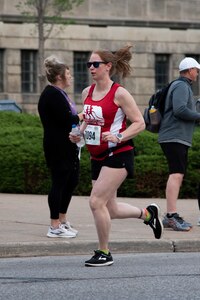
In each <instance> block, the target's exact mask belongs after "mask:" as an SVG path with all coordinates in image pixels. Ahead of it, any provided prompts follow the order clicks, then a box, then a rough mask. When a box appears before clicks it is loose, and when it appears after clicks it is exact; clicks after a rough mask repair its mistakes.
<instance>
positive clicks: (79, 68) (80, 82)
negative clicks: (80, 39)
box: [74, 52, 89, 95]
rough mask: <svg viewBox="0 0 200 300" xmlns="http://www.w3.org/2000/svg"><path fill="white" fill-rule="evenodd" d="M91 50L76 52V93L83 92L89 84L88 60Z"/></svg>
mask: <svg viewBox="0 0 200 300" xmlns="http://www.w3.org/2000/svg"><path fill="white" fill-rule="evenodd" d="M88 59H89V52H74V94H79V95H80V94H81V93H82V90H83V89H84V88H86V87H87V86H88V85H89V73H88V68H87V65H86V63H87V61H88Z"/></svg>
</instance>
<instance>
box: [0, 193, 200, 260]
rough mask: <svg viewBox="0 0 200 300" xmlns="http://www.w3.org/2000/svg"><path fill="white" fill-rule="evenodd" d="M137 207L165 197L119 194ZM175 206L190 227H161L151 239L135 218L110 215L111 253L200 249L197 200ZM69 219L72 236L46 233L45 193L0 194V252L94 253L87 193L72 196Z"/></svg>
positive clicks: (1, 254)
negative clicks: (74, 233)
mask: <svg viewBox="0 0 200 300" xmlns="http://www.w3.org/2000/svg"><path fill="white" fill-rule="evenodd" d="M118 200H119V201H123V202H128V203H130V204H132V205H135V206H138V207H145V206H147V205H149V204H150V203H154V202H155V203H157V204H158V205H159V206H160V207H161V210H162V213H164V212H165V209H166V201H165V199H136V198H134V199H133V198H119V199H118ZM178 212H179V213H180V215H181V216H182V217H184V218H185V219H186V220H187V221H188V222H191V223H192V224H193V225H194V226H193V228H192V230H191V231H189V232H176V231H173V230H171V229H165V230H164V234H163V237H162V239H160V240H156V239H155V238H154V235H153V232H152V230H151V228H150V227H149V226H146V225H145V224H143V222H142V221H141V220H138V219H125V220H113V221H112V230H111V235H110V249H111V252H112V253H117V252H118V253H121V252H122V253H123V252H133V253H136V252H137V253H138V252H141V253H142V252H197V251H200V226H197V225H196V223H197V220H198V218H199V217H200V212H199V208H198V204H197V200H195V199H193V200H191V199H187V200H179V201H178ZM68 216H69V221H70V222H71V224H73V225H74V227H75V228H76V229H78V231H79V233H78V236H77V237H76V238H71V239H70V238H62V239H61V238H57V239H55V238H54V239H53V238H47V236H46V234H47V230H48V227H49V208H48V203H47V196H46V195H45V196H44V195H21V194H18V195H16V194H0V220H1V231H0V257H17V256H43V255H67V254H88V255H91V254H93V250H94V249H96V248H97V235H96V230H95V226H94V221H93V217H92V214H91V211H90V208H89V205H88V197H77V196H74V197H73V199H72V201H71V204H70V208H69V212H68Z"/></svg>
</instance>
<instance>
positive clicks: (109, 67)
mask: <svg viewBox="0 0 200 300" xmlns="http://www.w3.org/2000/svg"><path fill="white" fill-rule="evenodd" d="M106 66H107V67H108V71H110V69H111V68H112V63H111V62H109V63H107V64H106Z"/></svg>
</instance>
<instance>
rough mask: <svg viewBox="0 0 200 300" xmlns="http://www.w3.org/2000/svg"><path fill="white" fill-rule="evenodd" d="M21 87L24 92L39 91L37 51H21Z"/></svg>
mask: <svg viewBox="0 0 200 300" xmlns="http://www.w3.org/2000/svg"><path fill="white" fill-rule="evenodd" d="M21 88H22V93H36V92H37V51H34V50H22V51H21Z"/></svg>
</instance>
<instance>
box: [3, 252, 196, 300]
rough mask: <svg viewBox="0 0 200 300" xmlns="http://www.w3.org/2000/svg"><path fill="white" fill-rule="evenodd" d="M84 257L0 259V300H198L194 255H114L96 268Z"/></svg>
mask: <svg viewBox="0 0 200 300" xmlns="http://www.w3.org/2000/svg"><path fill="white" fill-rule="evenodd" d="M85 259H88V256H85V255H84V256H83V255H76V256H64V257H60V256H57V257H55V256H54V257H35V258H33V257H32V258H5V259H0V299H2V300H3V299H6V300H18V299H20V300H27V299H28V300H49V299H54V300H68V299H69V300H105V299H109V300H116V299H119V300H121V299H123V300H126V299H127V300H129V299H130V300H140V299H141V300H143V299H145V300H152V299H155V300H157V299H162V300H176V299H177V300H180V299H181V300H199V299H200V292H199V281H200V265H199V262H200V253H157V254H147V253H146V254H144V253H143V254H116V255H114V260H115V262H114V264H113V265H112V266H110V267H100V268H97V267H96V268H88V267H85V266H84V261H85Z"/></svg>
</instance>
